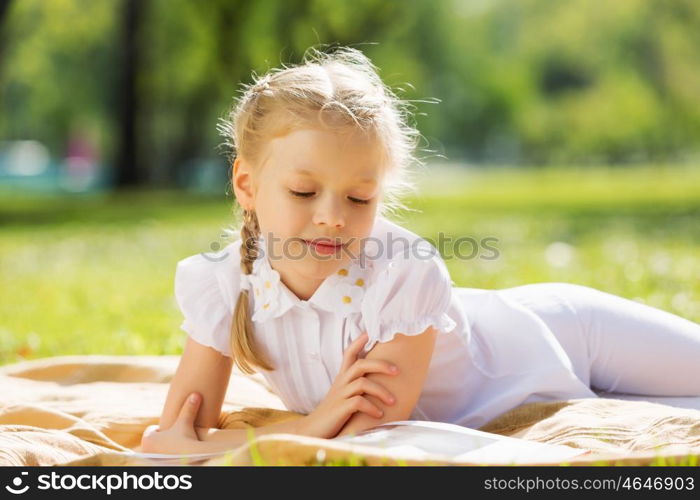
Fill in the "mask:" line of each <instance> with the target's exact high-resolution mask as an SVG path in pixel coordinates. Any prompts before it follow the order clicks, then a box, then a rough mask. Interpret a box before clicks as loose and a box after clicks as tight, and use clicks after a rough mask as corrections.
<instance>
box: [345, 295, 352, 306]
mask: <svg viewBox="0 0 700 500" xmlns="http://www.w3.org/2000/svg"><path fill="white" fill-rule="evenodd" d="M343 302H344V303H346V304H349V303H351V302H352V298H351V297H348V296H347V295H345V296H344V297H343Z"/></svg>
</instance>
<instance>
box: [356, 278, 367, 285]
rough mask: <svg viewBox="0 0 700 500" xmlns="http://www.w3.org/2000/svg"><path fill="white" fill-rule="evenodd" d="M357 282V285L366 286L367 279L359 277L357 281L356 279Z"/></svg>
mask: <svg viewBox="0 0 700 500" xmlns="http://www.w3.org/2000/svg"><path fill="white" fill-rule="evenodd" d="M355 284H356V285H357V286H365V280H363V279H362V278H357V281H355Z"/></svg>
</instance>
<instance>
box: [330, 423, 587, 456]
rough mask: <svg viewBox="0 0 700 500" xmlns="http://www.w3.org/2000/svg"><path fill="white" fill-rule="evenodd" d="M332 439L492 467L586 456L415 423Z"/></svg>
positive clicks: (459, 428)
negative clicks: (492, 465)
mask: <svg viewBox="0 0 700 500" xmlns="http://www.w3.org/2000/svg"><path fill="white" fill-rule="evenodd" d="M335 439H336V440H338V441H344V442H348V443H352V444H358V445H365V446H375V447H378V448H382V449H383V450H385V451H386V452H388V453H398V454H401V455H405V456H409V457H411V458H424V457H426V456H427V454H436V455H441V456H444V457H446V458H448V459H450V460H455V461H470V462H471V461H473V462H483V463H492V464H496V463H504V464H509V463H512V464H517V463H532V462H538V461H542V462H549V461H552V462H554V461H565V460H567V459H569V458H572V457H575V456H579V455H582V454H585V453H587V452H588V450H582V449H579V448H572V447H570V446H562V445H551V444H546V443H538V442H536V441H528V440H525V439H517V438H511V437H508V436H501V435H499V434H491V433H487V432H483V431H478V430H476V429H470V428H468V427H463V426H459V425H455V424H447V423H443V422H428V421H418V420H402V421H395V422H387V423H385V424H382V425H379V426H377V427H374V428H372V429H367V430H366V431H363V432H360V433H358V434H356V435H354V436H350V435H347V436H342V437H339V438H335Z"/></svg>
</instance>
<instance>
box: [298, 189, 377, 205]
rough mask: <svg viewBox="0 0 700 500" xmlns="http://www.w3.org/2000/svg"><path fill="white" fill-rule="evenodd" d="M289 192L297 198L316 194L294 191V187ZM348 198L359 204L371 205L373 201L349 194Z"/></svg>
mask: <svg viewBox="0 0 700 500" xmlns="http://www.w3.org/2000/svg"><path fill="white" fill-rule="evenodd" d="M289 192H290V193H291V194H292V195H293V196H296V197H297V198H310V197H312V196H313V195H315V194H316V193H314V192H309V193H305V192H302V191H294V190H292V189H290V190H289ZM348 200H350V201H351V202H353V203H356V204H358V205H369V202H370V201H371V200H362V199H360V198H354V197H352V196H348Z"/></svg>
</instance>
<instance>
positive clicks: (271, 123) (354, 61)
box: [217, 47, 423, 374]
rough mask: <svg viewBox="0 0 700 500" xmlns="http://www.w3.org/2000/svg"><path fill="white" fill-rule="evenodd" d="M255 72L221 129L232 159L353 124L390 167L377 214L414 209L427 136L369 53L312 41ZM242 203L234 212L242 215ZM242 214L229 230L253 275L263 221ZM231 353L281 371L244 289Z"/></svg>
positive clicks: (256, 160) (242, 364) (247, 365)
mask: <svg viewBox="0 0 700 500" xmlns="http://www.w3.org/2000/svg"><path fill="white" fill-rule="evenodd" d="M253 75H254V82H253V83H252V84H249V85H246V84H244V85H243V91H242V95H241V96H240V97H239V98H237V99H236V101H235V103H234V106H233V108H232V109H231V111H230V112H229V114H228V117H227V118H225V119H221V120H220V121H219V125H218V127H217V128H218V130H219V132H220V133H221V134H222V135H223V136H224V137H225V143H224V144H225V145H226V146H228V147H229V148H230V150H231V154H230V164H231V165H233V162H234V160H235V158H236V156H240V157H242V158H245V159H246V161H248V162H250V163H251V165H255V166H259V165H260V161H261V159H262V155H263V151H264V149H265V145H266V144H267V142H268V141H269V140H270V139H271V138H274V137H281V136H284V135H286V134H287V133H289V132H291V131H293V130H297V129H300V128H312V127H318V126H319V125H323V126H326V127H332V128H334V129H345V128H348V127H353V128H355V129H357V130H360V131H362V132H364V133H365V134H366V135H367V136H368V137H371V138H372V139H373V140H376V141H377V142H376V143H377V144H378V145H379V146H380V148H381V153H382V159H383V166H384V167H385V168H384V179H383V185H382V188H383V189H382V191H383V196H382V197H380V199H381V201H380V202H379V206H378V213H379V214H380V215H387V214H389V213H395V212H397V211H398V210H399V209H402V210H412V209H409V208H408V207H406V206H405V205H403V204H402V203H401V202H400V198H401V197H402V196H403V195H405V194H406V193H408V192H410V191H413V190H414V189H415V184H414V182H413V179H412V174H413V172H411V170H410V167H411V166H412V165H415V166H418V167H421V166H423V164H422V162H421V161H420V160H419V159H418V158H417V157H416V156H415V151H416V150H417V147H418V142H419V140H420V138H421V135H420V133H419V132H418V130H417V129H416V128H415V127H414V126H413V125H412V124H411V123H409V121H410V118H412V115H411V112H410V109H409V108H410V107H411V106H412V105H411V104H410V102H409V101H403V100H401V99H399V98H398V97H397V96H396V95H395V94H394V92H393V91H392V90H391V89H390V88H389V87H387V86H386V85H385V84H384V83H383V82H382V80H381V79H380V77H379V75H378V72H377V68H376V67H375V66H374V65H373V64H372V62H371V61H370V60H369V59H368V58H367V57H366V56H365V55H364V54H363V53H362V52H360V51H359V50H357V49H353V48H349V47H337V48H336V49H335V50H334V51H332V52H321V51H319V50H317V49H315V48H313V47H312V48H310V49H308V50H307V51H306V53H305V54H304V57H303V63H301V64H299V65H295V66H285V65H283V66H282V67H281V68H275V69H272V70H270V71H268V72H267V73H266V74H265V75H263V76H262V77H257V76H256V75H255V73H254V74H253ZM231 172H232V173H233V170H232V171H231ZM237 205H238V204H234V207H233V210H234V214H235V216H236V218H237V219H238V220H241V214H239V213H236V212H237V210H236V206H237ZM242 218H243V223H242V224H241V226H240V229H235V228H234V229H233V230H226V229H225V231H226V232H228V233H229V234H230V233H237V232H240V236H241V239H242V242H241V246H240V248H241V271H242V272H243V273H245V274H251V272H252V270H253V262H254V261H255V260H256V258H257V256H258V252H259V251H260V249H259V248H258V236H259V234H260V227H259V225H258V221H257V217H256V215H255V213H254V212H245V213H243V214H242ZM231 352H232V356H233V359H234V361H235V363H236V364H237V365H238V366H239V368H240V369H241V371H242V372H243V373H247V374H252V373H255V369H254V368H253V367H252V366H257V367H260V368H263V369H265V370H274V367H272V366H271V364H270V363H269V362H268V360H267V359H265V357H264V356H263V355H262V354H261V353H260V352H258V350H257V349H256V348H255V342H254V330H253V325H252V321H251V319H250V310H249V297H248V290H242V291H241V293H240V295H239V297H238V301H237V303H236V307H235V310H234V314H233V321H232V323H231Z"/></svg>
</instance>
